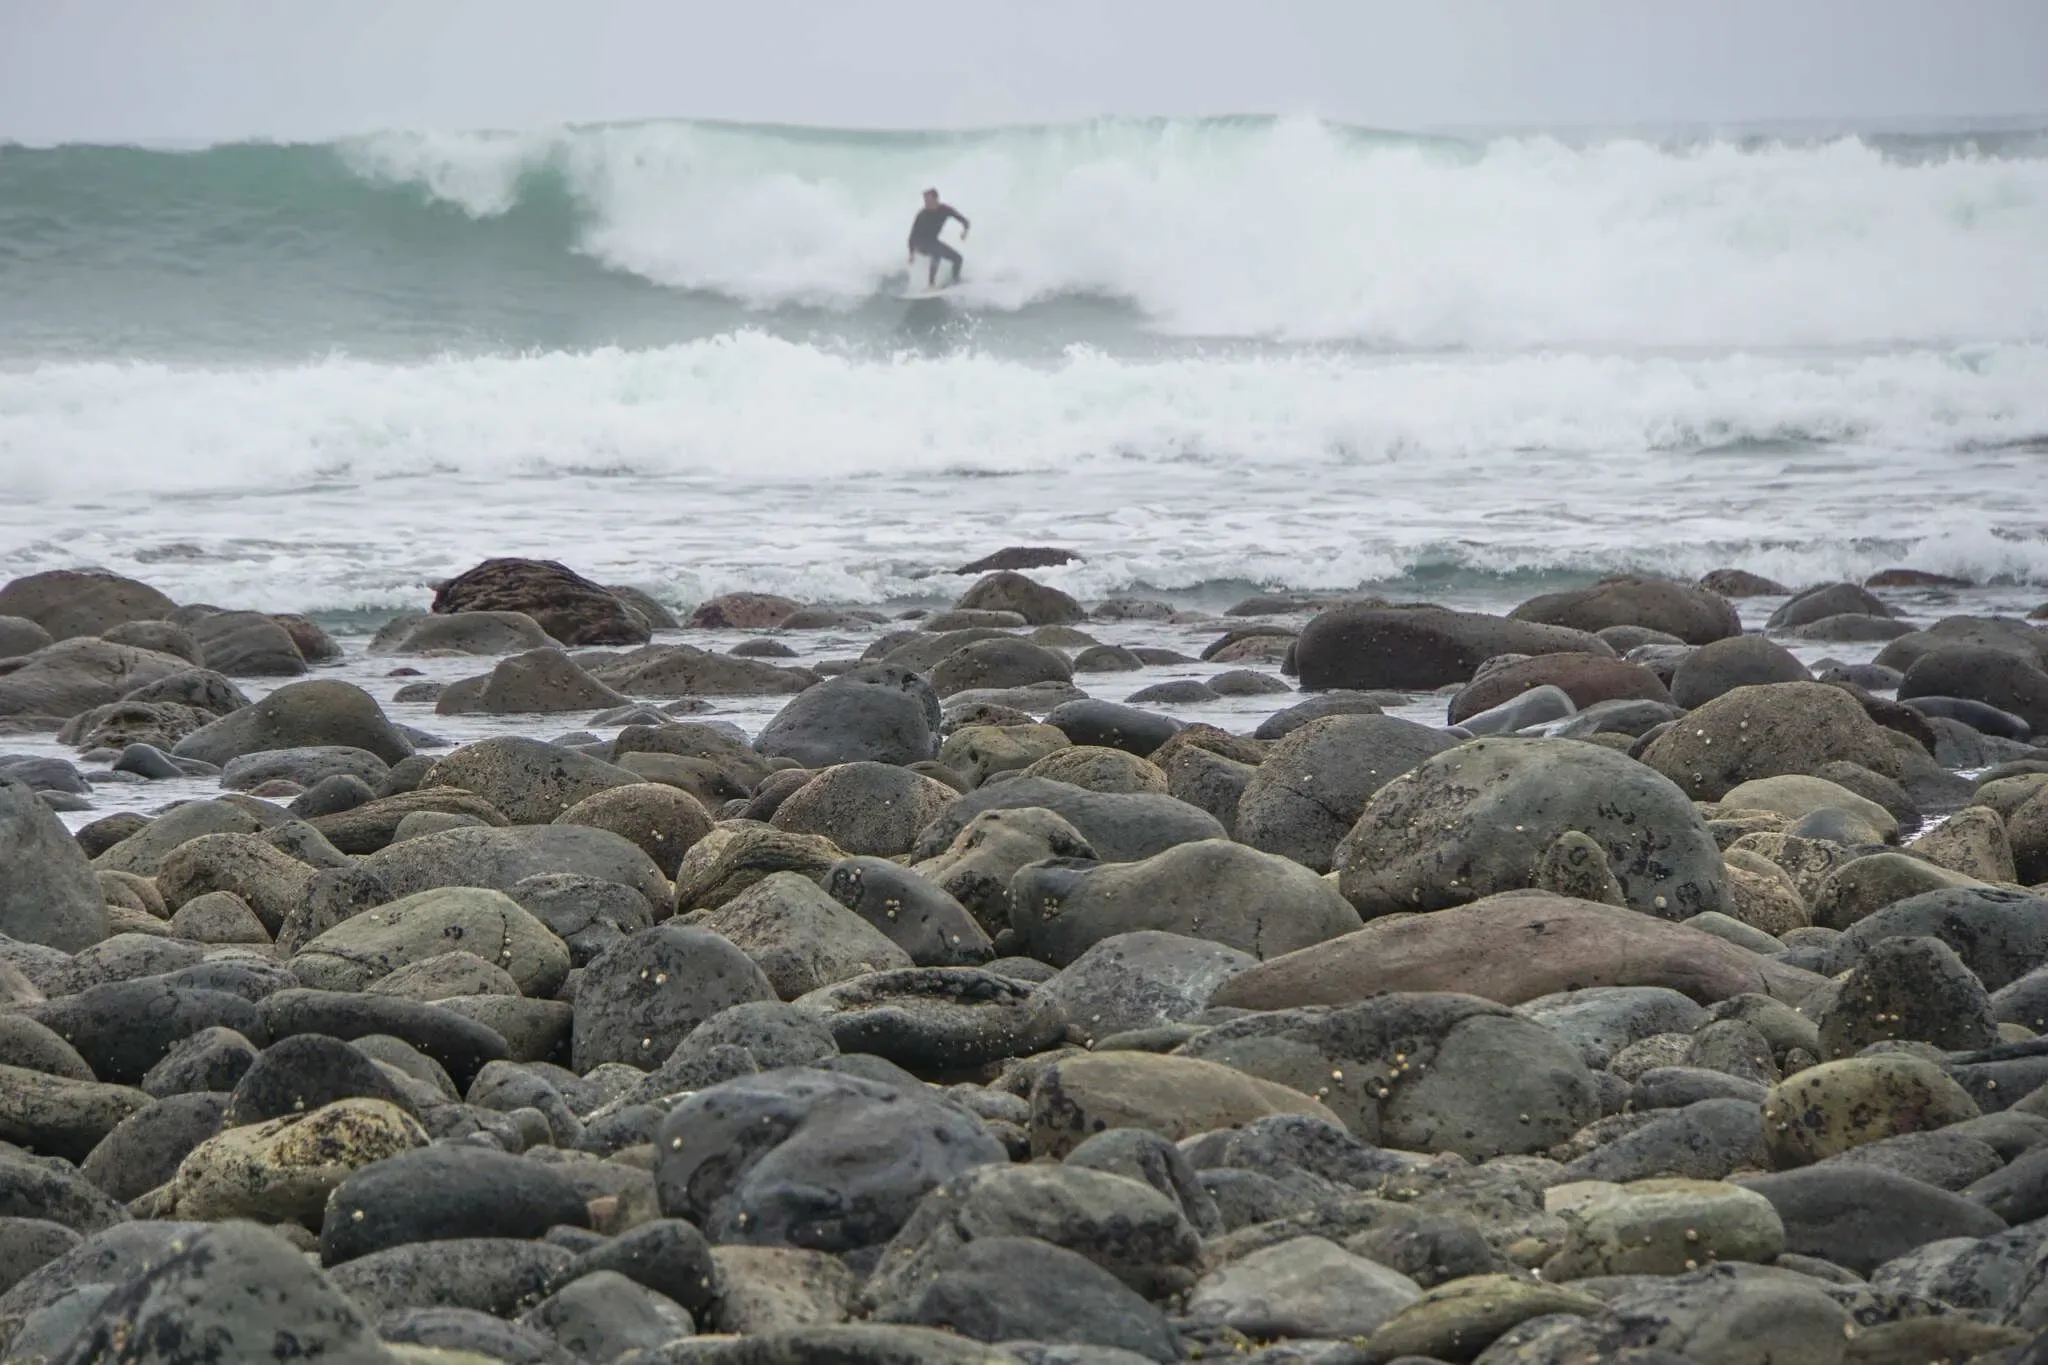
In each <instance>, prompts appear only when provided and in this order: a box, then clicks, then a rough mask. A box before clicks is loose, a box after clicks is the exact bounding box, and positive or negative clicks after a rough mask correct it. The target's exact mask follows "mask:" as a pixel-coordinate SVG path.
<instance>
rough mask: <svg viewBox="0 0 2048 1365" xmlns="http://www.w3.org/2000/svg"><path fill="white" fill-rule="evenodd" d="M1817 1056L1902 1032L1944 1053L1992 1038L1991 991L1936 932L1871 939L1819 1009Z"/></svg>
mask: <svg viewBox="0 0 2048 1365" xmlns="http://www.w3.org/2000/svg"><path fill="white" fill-rule="evenodd" d="M1818 1022H1819V1024H1820V1042H1821V1051H1820V1055H1821V1056H1822V1057H1823V1058H1830V1059H1831V1058H1836V1057H1849V1056H1854V1055H1855V1054H1857V1053H1859V1052H1861V1051H1862V1050H1863V1049H1864V1048H1866V1047H1868V1046H1870V1044H1872V1043H1880V1042H1890V1041H1893V1040H1897V1039H1905V1040H1910V1041H1915V1042H1924V1043H1932V1044H1934V1045H1935V1046H1936V1047H1938V1048H1941V1049H1943V1050H1945V1051H1950V1052H1969V1051H1974V1050H1976V1049H1979V1048H1986V1047H1991V1046H1993V1045H1994V1044H1996V1043H1997V1042H1998V1019H1997V1016H1996V1014H1995V1012H1994V1010H1993V1008H1992V1004H1991V997H1990V996H1989V995H1988V994H1986V992H1985V990H1984V986H1983V984H1982V983H1981V982H1979V981H1978V980H1977V978H1976V976H1975V975H1973V974H1972V973H1971V971H1970V969H1969V968H1968V967H1966V966H1964V965H1963V962H1962V959H1961V958H1959V957H1957V956H1956V954H1955V951H1954V950H1953V949H1951V948H1950V947H1949V946H1948V945H1947V944H1946V943H1943V942H1942V941H1941V940H1940V939H1938V938H1926V937H1917V936H1913V937H1899V938H1887V939H1881V940H1879V941H1878V942H1876V943H1873V944H1871V945H1870V946H1869V947H1868V948H1867V949H1866V950H1865V951H1864V953H1863V955H1862V958H1861V960H1860V961H1859V962H1857V964H1856V965H1855V967H1853V968H1852V969H1851V970H1850V971H1849V973H1848V975H1847V976H1845V977H1843V978H1842V980H1841V983H1840V989H1839V990H1838V991H1837V992H1836V994H1835V996H1834V998H1833V999H1832V1000H1831V1001H1829V1002H1828V1004H1827V1005H1826V1007H1825V1008H1823V1009H1822V1010H1821V1011H1820V1017H1819V1020H1818Z"/></svg>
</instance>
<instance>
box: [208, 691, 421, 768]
mask: <svg viewBox="0 0 2048 1365" xmlns="http://www.w3.org/2000/svg"><path fill="white" fill-rule="evenodd" d="M316 745H344V746H347V747H349V748H354V749H363V750H367V751H368V752H370V753H373V754H375V755H376V756H377V757H379V758H381V759H383V760H384V761H385V762H386V763H396V762H398V761H399V760H400V759H402V758H404V757H406V756H407V755H408V754H410V753H411V752H412V743H411V741H410V740H408V739H406V737H405V736H404V735H403V734H402V733H400V731H399V730H398V728H397V727H396V726H394V725H393V724H392V723H391V722H390V720H389V719H387V718H386V717H385V715H384V712H383V709H382V708H381V707H379V706H378V705H377V699H376V698H375V697H372V696H371V695H370V694H369V693H367V692H365V691H363V689H362V688H360V687H357V686H355V685H354V684H353V683H345V682H338V681H335V680H333V679H327V678H315V679H310V680H308V681H306V682H298V683H287V684H286V685H284V686H283V687H280V688H278V689H277V690H276V691H275V692H272V693H271V694H270V695H268V696H266V697H264V698H263V699H262V700H261V701H258V702H256V703H255V704H254V705H252V706H247V707H244V708H242V709H241V710H239V711H235V712H232V713H231V714H229V715H225V716H222V717H221V718H220V719H219V720H217V721H214V722H213V723H212V724H211V725H207V726H204V727H202V728H201V729H198V730H195V731H193V732H192V733H191V734H189V735H187V736H185V738H183V739H182V740H179V741H178V744H177V747H176V748H175V749H173V750H172V751H171V752H172V753H173V754H175V755H176V756H177V757H179V758H196V759H200V760H202V761H203V762H207V763H213V764H217V765H219V766H222V767H225V766H226V765H227V764H228V763H229V762H231V761H232V760H234V759H237V758H241V757H242V756H244V755H245V754H254V753H260V752H262V751H263V750H266V749H301V748H307V747H311V746H316Z"/></svg>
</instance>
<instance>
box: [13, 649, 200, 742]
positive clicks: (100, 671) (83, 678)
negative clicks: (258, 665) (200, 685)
mask: <svg viewBox="0 0 2048 1365" xmlns="http://www.w3.org/2000/svg"><path fill="white" fill-rule="evenodd" d="M188 669H189V665H188V664H187V663H186V661H185V660H183V659H180V658H177V657H176V656H174V655H170V654H157V653H154V652H152V651H150V650H145V649H130V648H128V647H126V646H124V645H115V644H109V643H107V642H106V641H104V640H92V639H71V640H59V641H58V642H57V643H55V644H53V645H48V646H46V647H44V648H42V649H39V650H37V651H36V652H35V653H33V654H29V655H25V656H23V657H21V658H19V659H11V660H9V661H8V667H7V670H6V672H5V673H4V675H0V716H20V717H31V718H37V719H31V720H29V721H28V725H29V727H30V728H31V729H32V730H49V729H57V730H58V734H59V737H60V738H64V737H66V736H70V735H73V734H75V733H76V730H75V728H74V727H73V726H71V725H63V726H62V727H61V728H60V727H59V726H58V725H57V724H56V723H55V722H60V721H63V720H67V719H73V718H80V717H83V716H84V715H85V714H86V713H96V714H95V716H94V719H93V720H91V721H86V720H82V719H81V720H80V721H79V723H80V724H81V725H88V724H89V725H91V726H92V732H93V735H94V738H95V741H96V742H97V743H104V742H106V741H107V739H108V738H112V737H113V736H114V735H116V734H119V733H121V731H122V729H123V727H122V726H120V725H118V724H113V725H110V724H107V723H106V721H107V718H108V716H109V714H110V713H108V712H100V711H99V708H113V710H114V712H118V713H119V714H122V715H125V714H126V713H127V708H115V703H117V702H123V701H126V700H127V699H128V697H129V696H130V694H132V693H134V692H136V691H139V690H140V689H142V688H144V687H147V686H148V685H149V684H151V683H154V682H158V681H161V680H162V679H164V678H168V677H171V676H173V675H175V674H178V673H182V672H186V671H188ZM144 714H145V715H150V714H151V713H150V712H145V713H144ZM155 715H157V716H164V717H166V718H169V717H173V716H175V717H178V718H179V719H189V718H191V717H190V714H189V708H178V710H176V711H172V712H167V713H163V712H159V713H155ZM140 728H141V729H142V730H144V731H146V732H147V733H131V734H128V735H127V736H126V738H128V739H137V738H148V737H152V736H153V735H155V734H157V733H159V730H158V729H157V727H154V726H151V725H149V724H148V722H147V721H144V723H143V725H142V726H141V727H140ZM181 728H182V727H181ZM67 742H69V741H68V740H67Z"/></svg>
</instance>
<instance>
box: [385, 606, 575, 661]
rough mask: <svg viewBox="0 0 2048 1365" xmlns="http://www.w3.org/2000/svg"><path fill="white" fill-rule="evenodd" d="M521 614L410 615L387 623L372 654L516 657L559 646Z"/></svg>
mask: <svg viewBox="0 0 2048 1365" xmlns="http://www.w3.org/2000/svg"><path fill="white" fill-rule="evenodd" d="M560 643H561V641H559V640H557V639H555V638H554V637H553V636H551V635H549V634H548V633H547V632H546V631H544V630H542V629H541V628H540V623H539V622H537V621H535V620H534V619H533V618H532V617H531V616H528V615H526V614H525V613H524V612H517V611H464V612H456V613H454V614H453V615H448V616H435V615H432V614H431V613H428V612H410V613H407V614H405V615H401V616H398V617H394V618H393V619H392V620H390V621H388V622H386V623H385V624H384V625H383V626H382V627H381V628H380V629H379V630H378V631H377V633H376V635H375V636H373V637H372V638H371V640H370V645H369V652H370V653H372V654H425V653H427V652H429V651H433V652H436V653H441V652H448V653H455V654H517V653H520V652H521V651H523V650H528V649H540V648H542V647H543V646H546V645H558V644H560Z"/></svg>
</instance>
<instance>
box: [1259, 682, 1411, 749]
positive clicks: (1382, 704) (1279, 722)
mask: <svg viewBox="0 0 2048 1365" xmlns="http://www.w3.org/2000/svg"><path fill="white" fill-rule="evenodd" d="M1407 700H1408V698H1407V697H1406V696H1405V695H1403V694H1402V693H1399V692H1350V691H1339V692H1324V693H1320V694H1318V695H1316V696H1312V697H1309V698H1307V699H1306V700H1304V701H1299V702H1296V703H1295V704H1294V705H1292V706H1289V707H1287V708H1285V709H1284V710H1280V711H1275V712H1274V713H1273V714H1272V715H1270V716H1268V717H1266V719H1265V720H1263V721H1261V722H1260V723H1259V726H1258V728H1257V729H1256V730H1254V731H1253V732H1252V737H1253V738H1254V739H1258V740H1265V741H1272V740H1280V739H1285V738H1286V737H1287V736H1289V735H1291V734H1293V733H1294V732H1295V731H1296V730H1299V729H1300V728H1301V727H1302V726H1304V725H1306V724H1308V723H1309V722H1310V721H1313V720H1322V719H1323V718H1325V717H1327V716H1377V715H1380V714H1381V713H1382V711H1383V710H1384V708H1386V707H1387V706H1399V705H1402V704H1404V703H1406V702H1407Z"/></svg>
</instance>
